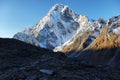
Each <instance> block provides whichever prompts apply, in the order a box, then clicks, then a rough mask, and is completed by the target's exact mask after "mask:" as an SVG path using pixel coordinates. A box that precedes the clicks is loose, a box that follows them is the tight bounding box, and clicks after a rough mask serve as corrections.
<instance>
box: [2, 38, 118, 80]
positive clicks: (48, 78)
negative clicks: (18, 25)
mask: <svg viewBox="0 0 120 80" xmlns="http://www.w3.org/2000/svg"><path fill="white" fill-rule="evenodd" d="M119 79H120V72H119V69H114V68H110V67H108V66H105V67H100V66H99V67H94V66H89V65H83V64H81V63H80V62H79V61H75V60H72V59H68V58H67V57H66V56H65V55H64V54H62V53H54V52H52V51H49V50H47V49H42V48H38V47H35V46H32V45H30V44H26V43H24V42H21V41H18V40H15V39H0V80H119Z"/></svg>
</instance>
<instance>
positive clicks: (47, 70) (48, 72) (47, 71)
mask: <svg viewBox="0 0 120 80" xmlns="http://www.w3.org/2000/svg"><path fill="white" fill-rule="evenodd" d="M40 72H42V73H45V74H48V75H52V74H53V71H52V70H49V69H40Z"/></svg>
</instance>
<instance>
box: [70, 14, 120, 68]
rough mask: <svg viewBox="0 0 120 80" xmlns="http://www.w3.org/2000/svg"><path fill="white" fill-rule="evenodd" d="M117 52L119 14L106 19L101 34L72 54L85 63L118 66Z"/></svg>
mask: <svg viewBox="0 0 120 80" xmlns="http://www.w3.org/2000/svg"><path fill="white" fill-rule="evenodd" d="M119 53H120V16H115V17H112V18H111V19H109V20H108V22H107V24H106V26H105V27H104V28H103V29H102V32H101V34H100V35H99V36H98V37H97V38H96V39H95V40H94V41H93V42H92V43H91V44H90V45H89V46H88V47H87V48H85V49H84V50H81V51H77V52H74V53H73V54H74V57H77V58H79V59H80V60H81V61H83V62H84V63H86V64H90V65H109V66H112V67H119V68H120V65H119V64H120V60H119V59H120V54H119ZM73 54H72V56H73Z"/></svg>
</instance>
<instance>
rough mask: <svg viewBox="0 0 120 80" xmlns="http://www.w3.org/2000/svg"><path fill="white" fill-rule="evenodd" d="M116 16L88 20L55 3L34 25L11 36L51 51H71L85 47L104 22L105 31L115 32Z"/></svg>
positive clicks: (95, 35)
mask: <svg viewBox="0 0 120 80" xmlns="http://www.w3.org/2000/svg"><path fill="white" fill-rule="evenodd" d="M119 19H120V17H119V16H117V17H113V18H111V19H109V20H108V21H105V20H104V19H102V18H99V19H98V20H92V19H89V18H88V17H86V16H85V15H79V14H76V13H75V12H74V11H73V10H71V9H70V8H69V7H68V6H66V5H62V4H56V5H55V6H53V7H52V8H51V9H50V10H49V12H48V13H47V15H46V16H45V17H44V18H43V19H41V20H40V21H39V22H38V24H37V25H36V26H34V27H33V28H30V29H25V30H24V31H22V32H18V33H17V34H15V35H14V38H15V39H18V40H21V41H24V42H27V43H30V44H33V45H36V46H40V47H43V48H47V49H50V50H54V51H55V52H57V51H60V52H64V53H69V52H75V51H80V50H84V49H86V48H87V47H89V46H90V45H91V43H93V42H94V41H95V40H96V38H97V37H99V36H100V34H101V33H102V31H103V29H104V26H105V25H109V28H107V30H108V31H110V32H113V33H114V34H118V33H119V32H120V28H119V27H116V25H117V26H118V25H119Z"/></svg>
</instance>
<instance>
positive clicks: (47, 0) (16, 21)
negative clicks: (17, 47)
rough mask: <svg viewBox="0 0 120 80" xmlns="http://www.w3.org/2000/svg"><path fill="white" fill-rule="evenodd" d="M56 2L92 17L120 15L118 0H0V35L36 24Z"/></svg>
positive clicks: (11, 35) (12, 32)
mask: <svg viewBox="0 0 120 80" xmlns="http://www.w3.org/2000/svg"><path fill="white" fill-rule="evenodd" d="M57 3H60V4H64V5H68V6H69V7H70V8H71V9H72V10H73V11H75V12H76V13H78V14H84V15H86V16H88V17H89V18H92V19H98V18H99V17H103V18H104V19H108V18H110V17H112V16H115V15H120V0H0V37H13V35H14V34H15V33H17V32H19V31H21V30H23V29H24V28H25V27H32V26H34V25H36V24H37V22H38V21H39V20H40V19H41V18H43V17H44V16H45V15H46V14H47V12H48V10H49V9H50V8H51V7H52V6H53V5H55V4H57Z"/></svg>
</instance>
